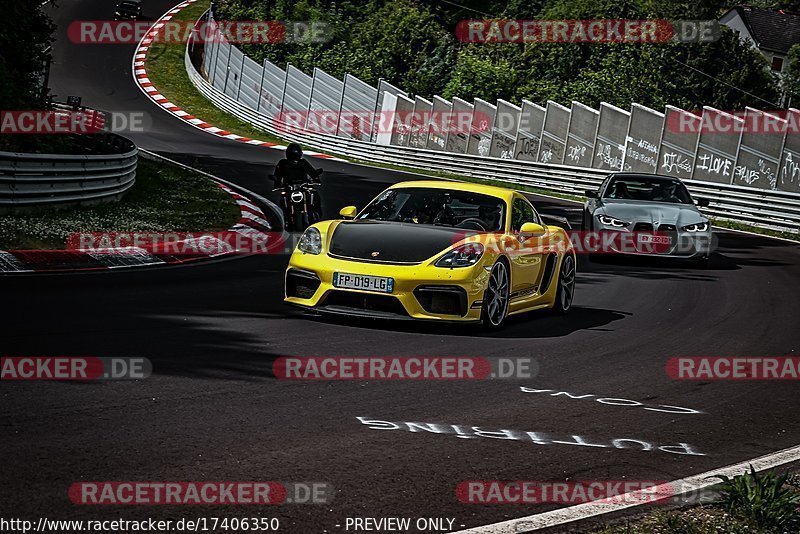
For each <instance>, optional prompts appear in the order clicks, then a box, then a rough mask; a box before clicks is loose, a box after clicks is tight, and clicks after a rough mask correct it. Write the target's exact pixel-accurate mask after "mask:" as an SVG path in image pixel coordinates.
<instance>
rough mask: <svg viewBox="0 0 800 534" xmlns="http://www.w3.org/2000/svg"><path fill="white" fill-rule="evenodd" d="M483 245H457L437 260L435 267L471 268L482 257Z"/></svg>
mask: <svg viewBox="0 0 800 534" xmlns="http://www.w3.org/2000/svg"><path fill="white" fill-rule="evenodd" d="M483 250H484V249H483V245H482V244H480V243H464V244H463V245H459V246H457V247H456V248H454V249H453V250H451V251H450V252H448V253H447V254H445V255H444V256H442V257H441V258H439V259H438V260H436V263H435V264H434V265H436V266H437V267H446V268H453V267H471V266H473V265H475V264H476V263H478V260H480V259H481V256H483Z"/></svg>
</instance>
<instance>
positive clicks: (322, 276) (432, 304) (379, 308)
mask: <svg viewBox="0 0 800 534" xmlns="http://www.w3.org/2000/svg"><path fill="white" fill-rule="evenodd" d="M487 261H488V260H487V258H486V256H484V257H483V258H481V260H480V261H479V262H478V263H477V264H476V265H474V266H472V267H465V268H454V269H447V268H441V267H435V266H433V265H432V264H430V263H421V264H414V265H398V264H378V263H370V262H365V261H357V260H349V259H341V258H334V257H331V256H329V255H327V254H325V253H322V254H317V255H315V254H305V253H303V252H299V251H295V252H294V253H293V254H292V257H291V259H290V260H289V267H288V268H287V269H286V273H285V286H284V287H285V299H284V300H285V302H287V303H289V304H292V305H295V306H300V307H302V308H305V309H308V310H313V311H317V312H321V313H331V314H339V315H351V316H358V317H372V318H381V319H421V320H431V321H447V322H475V321H479V320H480V316H481V304H482V299H483V295H484V291H485V289H486V284H487V282H488V279H489V272H488V270H487V269H485V268H484V265H485V264H486V263H487ZM489 265H491V263H489ZM335 272H339V273H348V274H356V275H370V276H382V277H390V278H392V279H393V280H394V286H393V288H392V292H391V293H380V292H377V291H364V290H357V289H343V288H340V287H334V285H333V274H334V273H335Z"/></svg>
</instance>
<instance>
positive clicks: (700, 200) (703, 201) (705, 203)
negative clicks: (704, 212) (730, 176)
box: [694, 197, 709, 208]
mask: <svg viewBox="0 0 800 534" xmlns="http://www.w3.org/2000/svg"><path fill="white" fill-rule="evenodd" d="M694 201H695V204H697V205H698V206H700V207H701V208H707V207H708V205H709V201H708V199H707V198H702V197H698V198H696V199H694Z"/></svg>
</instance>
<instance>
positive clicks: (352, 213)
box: [339, 206, 358, 219]
mask: <svg viewBox="0 0 800 534" xmlns="http://www.w3.org/2000/svg"><path fill="white" fill-rule="evenodd" d="M357 213H358V210H357V209H356V207H355V206H345V207H344V208H342V209H340V210H339V215H341V216H342V219H355V218H356V214H357Z"/></svg>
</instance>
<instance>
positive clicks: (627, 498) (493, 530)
mask: <svg viewBox="0 0 800 534" xmlns="http://www.w3.org/2000/svg"><path fill="white" fill-rule="evenodd" d="M798 460H800V445H797V446H795V447H790V448H788V449H783V450H780V451H777V452H773V453H771V454H767V455H766V456H759V457H758V458H754V459H752V460H747V461H744V462H740V463H738V464H733V465H729V466H727V467H721V468H719V469H714V470H712V471H706V472H705V473H700V474H699V475H693V476H690V477H686V478H681V479H679V480H674V481H672V482H668V483H666V484H661V485H660V486H656V487H654V488H649V489H648V490H647V492H648V495H652V493H656V494H658V495H664V496H665V497H670V496H677V492H676V491H675V488H680V489H681V490H682V492H681V493H690V492H696V491H699V490H702V489H705V488H709V487H711V486H715V485H717V484H719V483H720V480H719V479H717V478H714V477H717V476H719V475H725V476H728V477H733V476H736V475H741V474H742V473H745V472H748V471H749V470H750V466H751V465H752V466H753V468H754V469H755V470H756V471H765V470H767V469H772V468H774V467H778V466H781V465H784V464H788V463H791V462H796V461H798ZM614 501H615V502H609V500H608V499H607V500H604V501H594V502H587V503H583V504H578V505H575V506H569V507H567V508H560V509H558V510H552V511H550V512H544V513H541V514H535V515H529V516H527V517H520V518H519V519H512V520H511V521H503V522H502V523H494V524H491V525H484V526H480V527H475V528H470V529H467V530H461V531H458V533H453V534H459V533H460V534H518V533H520V532H532V531H535V530H540V529H543V528H550V527H555V526H558V525H563V524H566V523H572V522H574V521H579V520H581V519H588V518H590V517H596V516H599V515H603V514H608V513H612V512H619V511H620V510H625V509H628V508H633V507H636V506H641V505H642V504H652V502H653V499H652V498H643V496H642V492H638V493H637V492H634V493H626V494H625V495H621V496H619V497H614Z"/></svg>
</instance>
